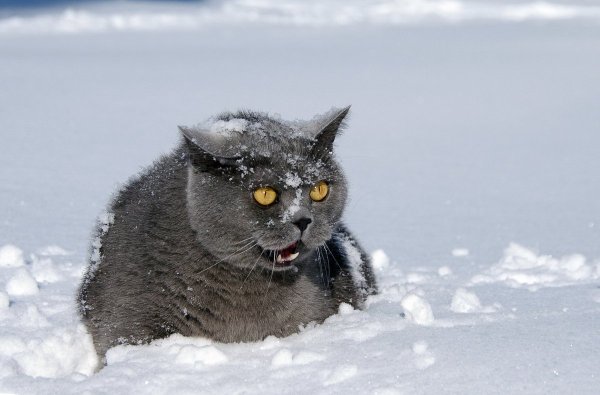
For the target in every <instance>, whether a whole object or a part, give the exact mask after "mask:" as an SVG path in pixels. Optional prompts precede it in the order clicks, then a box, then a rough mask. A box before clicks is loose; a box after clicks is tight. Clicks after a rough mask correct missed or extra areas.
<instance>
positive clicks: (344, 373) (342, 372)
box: [323, 365, 358, 385]
mask: <svg viewBox="0 0 600 395" xmlns="http://www.w3.org/2000/svg"><path fill="white" fill-rule="evenodd" d="M357 372H358V367H357V366H356V365H341V366H338V367H337V368H336V369H335V370H334V371H333V372H331V373H330V374H329V376H328V377H327V379H326V380H325V382H324V383H323V384H325V385H332V384H337V383H341V382H342V381H346V380H348V379H349V378H352V377H354V376H356V373H357Z"/></svg>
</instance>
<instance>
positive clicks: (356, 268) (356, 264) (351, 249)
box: [342, 236, 367, 291]
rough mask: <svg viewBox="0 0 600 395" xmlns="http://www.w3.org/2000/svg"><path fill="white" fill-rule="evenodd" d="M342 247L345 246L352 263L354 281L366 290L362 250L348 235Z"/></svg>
mask: <svg viewBox="0 0 600 395" xmlns="http://www.w3.org/2000/svg"><path fill="white" fill-rule="evenodd" d="M342 247H343V248H344V252H345V254H346V258H347V259H348V263H349V264H350V275H351V276H352V281H353V282H354V284H355V285H356V287H358V288H359V289H361V290H363V291H366V286H367V280H365V276H364V275H363V273H362V271H361V268H362V265H363V259H362V256H361V254H360V250H359V249H358V248H357V247H356V244H355V242H354V240H352V239H350V238H349V237H347V236H344V237H343V239H342Z"/></svg>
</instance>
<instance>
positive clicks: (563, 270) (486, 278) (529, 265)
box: [470, 243, 600, 291]
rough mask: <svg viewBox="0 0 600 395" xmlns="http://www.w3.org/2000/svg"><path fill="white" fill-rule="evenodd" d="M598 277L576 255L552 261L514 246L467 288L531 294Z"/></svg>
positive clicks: (547, 257)
mask: <svg viewBox="0 0 600 395" xmlns="http://www.w3.org/2000/svg"><path fill="white" fill-rule="evenodd" d="M599 277H600V273H599V270H598V267H596V268H594V267H593V266H592V265H589V264H587V263H586V258H585V257H584V256H583V255H580V254H574V255H567V256H564V257H562V258H558V259H557V258H553V257H552V256H550V255H538V254H537V253H535V252H534V251H532V250H530V249H528V248H526V247H523V246H521V245H519V244H517V243H511V244H510V245H509V246H508V248H506V249H505V250H504V256H503V257H502V259H501V260H500V262H498V263H497V264H495V265H493V266H492V267H491V268H490V269H489V270H487V271H485V272H484V273H482V274H478V275H476V276H474V277H472V278H471V281H470V284H471V285H475V284H489V283H503V284H505V285H507V286H509V287H515V288H521V287H523V288H527V289H529V290H531V291H535V290H537V289H539V288H543V287H560V286H565V285H571V284H575V283H579V282H588V281H593V280H596V279H598V278H599Z"/></svg>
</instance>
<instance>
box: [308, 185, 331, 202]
mask: <svg viewBox="0 0 600 395" xmlns="http://www.w3.org/2000/svg"><path fill="white" fill-rule="evenodd" d="M328 193H329V185H327V183H326V182H325V181H319V182H317V183H316V184H315V186H314V187H312V188H311V190H310V198H311V199H312V200H314V201H315V202H320V201H321V200H324V199H325V198H326V197H327V194H328Z"/></svg>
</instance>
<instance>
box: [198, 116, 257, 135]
mask: <svg viewBox="0 0 600 395" xmlns="http://www.w3.org/2000/svg"><path fill="white" fill-rule="evenodd" d="M248 125H249V122H248V121H247V120H245V119H237V118H234V119H230V120H228V121H223V120H220V119H219V120H214V121H212V122H210V124H209V125H208V126H209V128H210V131H211V132H213V133H220V134H223V133H225V134H227V133H229V132H243V131H244V130H246V128H247V127H248Z"/></svg>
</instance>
